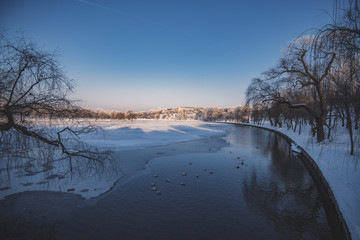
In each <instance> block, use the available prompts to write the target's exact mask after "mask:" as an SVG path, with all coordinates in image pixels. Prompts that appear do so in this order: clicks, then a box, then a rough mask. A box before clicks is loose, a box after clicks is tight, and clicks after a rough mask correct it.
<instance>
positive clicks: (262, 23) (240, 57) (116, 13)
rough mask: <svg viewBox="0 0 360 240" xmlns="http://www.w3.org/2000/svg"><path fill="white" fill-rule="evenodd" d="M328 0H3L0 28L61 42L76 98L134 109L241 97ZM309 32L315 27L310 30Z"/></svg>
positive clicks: (322, 15) (315, 23)
mask: <svg viewBox="0 0 360 240" xmlns="http://www.w3.org/2000/svg"><path fill="white" fill-rule="evenodd" d="M332 6H333V1H332V0H301V1H300V0H273V1H270V0H237V1H235V0H234V1H232V0H118V1H115V0H86V1H85V0H84V1H80V0H31V1H30V0H2V1H1V3H0V28H2V29H5V30H7V31H8V32H9V33H11V32H15V31H17V30H21V31H24V32H25V35H26V36H27V37H30V38H31V39H32V40H34V41H35V42H37V43H39V45H40V46H42V47H43V48H45V49H47V50H51V51H53V50H58V52H59V53H60V55H61V57H60V61H61V63H62V64H63V65H64V67H65V71H66V73H67V75H68V76H69V77H71V78H73V79H75V81H76V82H77V88H76V92H75V94H74V96H73V97H74V98H77V99H81V100H83V102H82V104H83V105H84V106H86V107H89V108H92V109H96V108H103V109H106V110H126V109H132V110H136V111H140V110H149V109H157V108H168V107H178V106H198V107H204V106H218V107H227V106H235V105H239V104H242V103H244V93H245V90H246V88H247V86H248V85H249V83H250V81H251V79H252V78H254V77H257V76H259V75H260V74H261V72H263V71H265V70H267V69H268V68H269V67H271V66H273V65H275V64H276V62H277V60H278V59H279V57H280V56H281V49H282V48H284V47H285V46H286V45H287V43H288V42H289V41H291V40H293V39H294V38H296V37H299V36H300V35H301V34H302V33H304V32H305V31H306V30H309V29H314V28H318V27H321V26H322V25H324V24H326V23H329V22H330V21H331V18H330V16H329V15H330V14H331V12H332ZM311 32H313V31H312V30H310V31H308V33H311Z"/></svg>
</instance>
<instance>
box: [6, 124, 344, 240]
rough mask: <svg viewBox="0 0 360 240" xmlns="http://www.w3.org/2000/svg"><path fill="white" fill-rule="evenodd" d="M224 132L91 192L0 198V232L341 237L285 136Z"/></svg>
mask: <svg viewBox="0 0 360 240" xmlns="http://www.w3.org/2000/svg"><path fill="white" fill-rule="evenodd" d="M228 131H229V134H228V135H227V137H226V141H227V142H228V144H224V142H223V140H222V139H221V138H217V139H215V138H214V139H212V140H209V139H207V140H206V141H203V140H198V141H191V142H188V143H186V146H187V147H186V148H185V149H184V146H185V145H184V143H183V144H172V145H168V146H164V147H160V148H159V149H157V151H158V152H157V153H158V154H157V155H158V157H157V158H154V159H152V160H151V161H150V162H149V164H148V166H147V168H146V169H145V170H142V171H139V172H137V173H136V174H133V175H131V176H128V177H127V178H125V179H123V180H122V181H120V182H119V183H117V185H116V186H115V187H114V188H113V189H112V191H110V192H108V193H106V194H104V195H102V196H99V197H97V198H94V199H90V200H84V199H81V198H80V197H79V196H78V195H74V194H68V193H56V192H25V193H21V194H16V195H13V196H10V197H8V198H7V199H5V200H2V201H0V215H1V216H0V239H167V240H168V239H336V238H337V237H338V236H337V235H336V234H337V230H336V226H330V224H329V223H328V221H327V217H326V213H325V210H324V207H323V206H324V204H323V203H322V201H321V197H320V196H319V193H318V191H317V189H316V187H315V185H314V183H313V181H312V179H311V177H310V176H309V174H308V172H307V171H306V169H305V167H304V166H303V164H302V163H301V161H300V160H299V159H297V157H296V156H294V155H293V154H292V153H291V151H290V146H289V144H288V143H287V142H286V141H285V140H284V139H283V138H281V137H279V136H277V135H275V134H273V133H271V132H267V131H264V130H259V129H256V128H250V127H237V126H229V127H228ZM204 144H207V145H206V147H205V148H204ZM219 144H220V145H223V146H225V147H223V148H221V150H219V149H217V148H216V145H219ZM199 146H201V148H199ZM207 146H208V147H207ZM161 148H162V149H163V150H164V151H161ZM179 149H183V151H181V153H179V151H178V150H179ZM196 149H197V150H198V151H194V150H196ZM199 149H201V151H199ZM205 149H206V150H205ZM139 151H146V150H138V151H136V154H139ZM169 151H170V152H171V151H173V152H174V153H175V154H168V152H169ZM134 153H135V152H134ZM165 153H166V154H165ZM129 154H131V153H129ZM140 155H141V154H140ZM154 175H156V176H157V177H154ZM184 175H185V176H184ZM167 180H168V181H167ZM151 183H155V186H154V187H155V188H157V189H158V191H160V192H161V194H158V193H156V191H153V189H152V188H153V186H151ZM181 183H183V185H182V184H181Z"/></svg>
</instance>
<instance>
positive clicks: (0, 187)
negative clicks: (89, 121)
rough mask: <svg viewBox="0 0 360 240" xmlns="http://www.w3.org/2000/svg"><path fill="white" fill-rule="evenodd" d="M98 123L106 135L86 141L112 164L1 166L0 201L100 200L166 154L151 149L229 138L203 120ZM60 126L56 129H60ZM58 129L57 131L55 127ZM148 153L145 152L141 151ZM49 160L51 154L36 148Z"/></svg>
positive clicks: (86, 137) (35, 162) (25, 162)
mask: <svg viewBox="0 0 360 240" xmlns="http://www.w3.org/2000/svg"><path fill="white" fill-rule="evenodd" d="M93 124H95V125H97V126H100V127H101V128H102V129H103V130H104V131H99V132H94V133H89V134H87V135H84V136H83V137H82V139H81V140H82V141H84V142H86V143H87V144H89V145H91V146H96V147H97V148H99V149H101V150H109V149H110V150H112V151H114V156H115V157H114V158H115V159H113V160H112V161H108V162H106V164H105V165H104V166H103V167H99V166H97V165H96V164H87V162H86V161H77V162H76V161H75V162H72V168H73V169H75V170H73V172H69V169H70V163H69V160H67V159H65V160H64V159H63V160H60V159H56V160H55V161H51V162H40V160H39V159H35V158H33V159H29V158H27V159H17V160H16V162H6V161H0V199H2V198H4V197H6V196H8V195H11V194H14V193H19V192H24V191H34V190H47V191H61V192H71V193H76V194H80V195H82V196H83V197H85V198H91V197H96V196H98V195H100V194H102V193H105V192H107V191H109V190H110V189H111V187H112V186H113V185H114V183H115V182H117V181H118V180H120V179H123V178H126V177H129V175H133V174H135V173H136V172H141V171H143V170H144V169H145V168H146V164H147V162H148V161H149V160H150V159H151V157H153V156H154V155H156V154H159V152H161V150H159V148H149V147H154V146H161V145H168V144H172V143H178V142H184V141H190V140H196V139H201V138H205V137H211V136H218V135H223V134H225V132H224V130H221V129H219V128H218V126H219V125H218V124H215V123H204V122H199V121H189V122H187V121H151V120H147V121H145V120H144V121H140V120H137V121H101V122H94V123H93ZM58 125H61V123H60V124H58ZM56 126H57V125H56ZM56 126H54V127H56ZM145 148H147V149H149V150H146V151H140V150H142V149H145ZM33 151H35V152H37V154H35V155H42V159H46V154H48V153H47V152H46V149H33Z"/></svg>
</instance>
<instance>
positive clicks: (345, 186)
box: [250, 124, 360, 239]
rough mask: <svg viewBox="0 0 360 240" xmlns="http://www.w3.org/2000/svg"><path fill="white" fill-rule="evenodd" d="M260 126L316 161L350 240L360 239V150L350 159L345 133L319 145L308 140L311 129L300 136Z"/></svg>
mask: <svg viewBox="0 0 360 240" xmlns="http://www.w3.org/2000/svg"><path fill="white" fill-rule="evenodd" d="M250 125H251V124H250ZM255 126H257V125H255ZM260 126H261V127H264V128H268V129H272V130H276V131H279V132H281V133H283V134H285V135H287V136H288V137H290V138H291V139H292V140H294V141H295V142H296V143H297V144H298V145H299V146H301V147H302V148H303V149H305V150H306V152H307V153H308V154H309V155H310V156H311V157H312V158H313V159H314V160H315V162H316V163H317V165H318V166H319V168H320V170H321V171H322V173H323V175H324V177H325V178H326V180H327V181H328V183H329V185H330V187H331V189H332V191H333V193H334V195H335V198H336V200H337V202H338V205H339V208H340V210H341V212H342V214H343V216H344V218H345V221H346V223H347V225H348V227H349V230H350V232H351V236H352V239H360V188H359V183H360V166H359V161H360V149H357V150H356V154H355V155H354V156H350V144H349V140H348V135H347V133H346V132H334V133H333V135H334V137H333V139H332V140H331V141H329V140H327V141H326V142H324V143H321V144H319V143H316V140H315V139H314V138H313V137H312V136H311V132H310V128H304V129H303V130H302V134H301V135H299V133H298V132H294V131H292V130H291V129H290V130H287V129H285V128H276V127H272V126H271V125H270V124H264V125H260Z"/></svg>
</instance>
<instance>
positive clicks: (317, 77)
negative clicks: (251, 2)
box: [246, 0, 360, 155]
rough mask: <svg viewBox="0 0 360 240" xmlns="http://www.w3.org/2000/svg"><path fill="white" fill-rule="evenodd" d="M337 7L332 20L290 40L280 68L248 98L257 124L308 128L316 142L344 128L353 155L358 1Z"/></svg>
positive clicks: (359, 65) (358, 94)
mask: <svg viewBox="0 0 360 240" xmlns="http://www.w3.org/2000/svg"><path fill="white" fill-rule="evenodd" d="M334 4H335V6H334V17H333V22H332V23H331V24H327V25H325V26H323V27H322V28H321V29H319V30H317V31H316V32H315V33H313V34H311V35H306V36H302V37H300V38H297V39H295V40H294V41H292V42H290V43H289V44H288V46H287V47H286V48H285V50H284V53H283V56H282V57H281V58H280V59H279V61H278V63H277V65H276V66H275V67H272V68H270V69H269V70H267V71H265V72H264V73H262V75H261V76H260V77H258V78H254V79H253V80H252V81H251V84H250V85H249V86H248V88H247V91H246V100H247V104H250V105H251V106H252V108H253V112H252V119H253V121H254V122H261V121H263V120H264V119H267V120H268V121H269V122H270V123H271V125H274V126H277V125H280V126H281V125H282V123H284V122H291V123H292V124H293V123H294V124H295V126H300V127H301V124H310V125H311V126H312V129H313V131H312V132H313V135H314V136H316V138H317V141H318V142H322V141H324V140H325V139H326V138H330V137H331V133H332V131H333V130H334V129H335V128H337V127H339V126H341V127H345V128H346V129H347V132H348V135H349V139H350V143H351V151H350V153H351V155H353V154H354V150H355V145H354V130H356V131H357V130H358V129H359V120H360V58H359V53H360V45H359V41H360V29H359V26H360V10H359V0H348V1H335V3H334Z"/></svg>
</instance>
